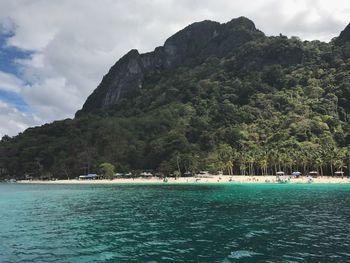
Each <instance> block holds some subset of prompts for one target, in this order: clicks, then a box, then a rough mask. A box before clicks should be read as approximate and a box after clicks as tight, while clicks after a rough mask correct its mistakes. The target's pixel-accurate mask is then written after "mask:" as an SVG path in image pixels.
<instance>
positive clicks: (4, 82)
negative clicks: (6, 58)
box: [0, 71, 24, 93]
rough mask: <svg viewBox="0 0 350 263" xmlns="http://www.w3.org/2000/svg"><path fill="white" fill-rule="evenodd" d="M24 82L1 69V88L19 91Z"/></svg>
mask: <svg viewBox="0 0 350 263" xmlns="http://www.w3.org/2000/svg"><path fill="white" fill-rule="evenodd" d="M23 86H24V82H23V81H22V80H20V79H19V78H17V77H16V76H14V75H12V74H9V73H5V72H2V71H0V90H2V91H10V92H16V93H18V92H19V91H20V90H21V88H22V87H23Z"/></svg>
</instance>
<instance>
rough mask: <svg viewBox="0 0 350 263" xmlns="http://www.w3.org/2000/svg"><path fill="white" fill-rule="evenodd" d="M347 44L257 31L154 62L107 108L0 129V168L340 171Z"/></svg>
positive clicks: (349, 110)
mask: <svg viewBox="0 0 350 263" xmlns="http://www.w3.org/2000/svg"><path fill="white" fill-rule="evenodd" d="M349 47H350V45H349V43H345V44H343V45H337V44H335V43H334V42H331V43H323V42H320V41H311V42H310V41H301V40H299V39H298V38H295V37H292V38H290V39H288V38H287V37H284V36H279V37H263V38H259V39H256V40H252V41H249V42H247V43H246V44H244V45H242V46H240V47H239V48H235V49H234V50H232V51H231V52H228V53H227V54H226V55H225V56H223V57H215V56H210V57H209V58H207V59H205V60H204V61H203V62H198V63H197V62H193V64H191V65H187V66H186V65H183V66H179V67H178V68H176V69H173V70H165V71H162V72H161V73H159V74H154V75H153V76H152V77H149V78H147V79H146V80H145V81H144V83H143V88H142V89H138V90H136V91H135V92H133V93H132V94H129V95H128V97H126V98H123V99H122V100H121V101H120V102H119V103H118V104H117V105H116V106H114V107H113V108H110V109H108V110H100V111H98V112H96V113H89V114H82V115H81V116H79V117H77V118H75V119H73V120H70V119H67V120H63V121H57V122H54V123H51V124H47V125H44V126H42V127H38V128H30V129H28V130H26V131H25V132H23V133H22V134H20V135H18V136H16V137H14V138H9V137H8V136H6V137H4V138H3V139H2V141H1V143H0V174H1V176H2V177H17V178H23V177H24V176H25V175H31V176H33V177H40V176H41V175H43V174H51V175H52V176H53V177H56V178H67V177H71V178H72V177H75V176H78V175H79V174H82V173H83V172H84V171H85V170H86V169H87V167H88V168H89V169H90V170H91V171H93V170H94V171H97V170H98V168H99V164H100V163H104V162H108V163H111V164H116V170H117V171H118V172H119V171H120V172H123V171H132V170H143V169H149V170H157V171H159V172H161V173H163V174H166V175H168V174H170V173H173V172H174V171H178V170H180V171H181V172H182V173H184V172H186V171H189V172H192V173H193V172H196V171H199V170H209V171H211V172H218V171H224V172H225V174H274V173H275V172H276V171H277V170H284V171H285V172H288V173H290V172H291V171H292V170H299V171H301V172H302V173H306V172H307V171H310V170H318V171H319V172H320V173H321V174H327V175H331V174H334V172H335V171H337V170H344V171H346V172H349V167H350V147H349V145H350V123H349V120H350V53H349V50H350V48H349ZM109 168H111V167H109ZM109 168H108V169H107V171H109ZM104 169H105V168H104ZM107 171H105V172H106V174H107V173H109V172H107Z"/></svg>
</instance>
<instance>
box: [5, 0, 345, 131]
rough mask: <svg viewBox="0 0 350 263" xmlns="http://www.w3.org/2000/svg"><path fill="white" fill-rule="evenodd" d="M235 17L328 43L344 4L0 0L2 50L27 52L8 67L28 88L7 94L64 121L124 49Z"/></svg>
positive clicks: (145, 47)
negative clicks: (15, 68) (193, 25)
mask: <svg viewBox="0 0 350 263" xmlns="http://www.w3.org/2000/svg"><path fill="white" fill-rule="evenodd" d="M242 15H243V16H246V17H248V18H250V19H252V20H253V21H254V22H255V24H256V26H257V28H259V29H260V30H262V31H264V32H265V33H266V34H268V35H277V34H279V33H283V34H285V35H288V36H292V35H297V36H300V37H301V38H302V39H321V40H324V41H329V40H330V39H331V38H332V37H334V36H337V35H338V34H339V32H340V31H341V30H342V29H343V28H345V26H346V25H347V24H348V23H349V22H350V20H349V17H350V4H349V2H348V1H345V0H333V1H323V0H284V1H279V0H256V1H246V0H215V1H214V0H149V1H142V0H128V1H124V0H101V1H95V0H84V1H79V0H60V1H41V0H32V1H25V0H18V1H13V0H2V1H1V2H0V24H2V27H1V28H2V29H1V30H2V31H1V32H4V31H6V32H7V31H9V30H14V33H15V34H14V36H13V37H11V38H10V39H9V40H8V43H7V44H8V45H11V46H15V47H18V48H20V49H25V50H31V51H33V52H34V53H33V54H32V56H31V57H30V58H28V59H25V60H16V62H17V63H18V64H19V65H20V66H21V73H22V75H21V78H22V79H23V80H24V82H23V83H27V82H30V83H32V85H29V86H25V85H24V84H23V83H17V84H16V83H13V85H10V86H8V87H10V88H9V89H12V90H15V91H16V92H18V93H19V94H20V95H21V96H22V97H23V99H24V100H25V101H26V102H27V104H28V105H29V106H30V108H31V109H32V110H33V113H34V114H36V115H37V116H39V117H40V119H41V120H42V121H52V120H54V119H62V118H66V117H68V116H70V117H72V116H73V115H74V113H75V112H76V110H78V109H80V108H81V107H82V104H83V102H84V101H85V99H86V98H87V96H88V95H89V94H90V93H91V92H92V91H93V90H94V89H95V88H96V86H97V85H98V83H99V82H100V81H101V79H102V77H103V75H104V74H106V73H107V71H108V69H109V68H110V67H111V66H112V65H113V64H114V63H115V62H116V60H118V58H120V57H121V56H122V55H123V54H125V53H126V52H127V51H129V50H130V49H132V48H137V49H139V51H140V52H146V51H151V50H153V49H154V48H155V47H156V46H159V45H162V44H163V43H164V41H165V40H166V38H167V37H169V36H170V35H172V34H173V33H175V32H176V31H178V30H179V29H181V28H183V27H185V26H186V25H188V24H190V23H192V22H196V21H201V20H205V19H211V20H216V21H219V22H226V21H229V20H231V19H232V18H235V17H238V16H242ZM5 77H6V76H5ZM4 79H6V78H2V76H1V75H0V87H3V86H5V85H4V84H6V81H5V80H4ZM11 81H12V80H11ZM16 81H17V80H16ZM16 81H15V82H16ZM10 83H12V82H10ZM18 86H21V87H18ZM3 89H4V88H3ZM9 118H10V115H9ZM11 134H14V132H12V133H11Z"/></svg>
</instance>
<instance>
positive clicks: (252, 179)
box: [17, 175, 350, 184]
mask: <svg viewBox="0 0 350 263" xmlns="http://www.w3.org/2000/svg"><path fill="white" fill-rule="evenodd" d="M311 180H312V181H310V177H307V176H300V177H299V178H295V177H290V180H288V183H291V184H308V183H310V182H311V183H316V184H350V179H349V178H348V177H333V176H318V177H313V178H312V179H311ZM17 183H22V184H164V183H165V182H164V181H163V179H162V178H159V177H148V178H144V177H137V178H115V179H99V180H77V179H71V180H55V181H41V180H21V181H17ZM166 183H168V184H186V183H191V184H192V183H198V184H205V183H210V184H220V183H238V184H262V183H278V181H277V178H276V176H272V175H266V176H243V175H233V176H229V175H211V176H206V177H179V178H177V179H175V178H173V177H170V178H167V182H166Z"/></svg>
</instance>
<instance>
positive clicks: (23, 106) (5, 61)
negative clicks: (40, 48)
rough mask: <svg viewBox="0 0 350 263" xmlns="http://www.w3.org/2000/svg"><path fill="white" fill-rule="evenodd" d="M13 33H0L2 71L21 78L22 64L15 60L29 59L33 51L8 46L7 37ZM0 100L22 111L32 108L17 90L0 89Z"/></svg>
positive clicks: (0, 68)
mask: <svg viewBox="0 0 350 263" xmlns="http://www.w3.org/2000/svg"><path fill="white" fill-rule="evenodd" d="M13 35H14V33H13V32H10V33H3V34H0V71H2V72H5V73H9V74H13V75H15V76H16V77H17V78H21V76H20V66H19V65H18V64H17V63H15V60H16V59H27V58H29V57H30V56H31V54H32V52H30V51H26V50H21V49H19V48H16V47H8V46H6V41H7V39H8V38H10V37H12V36H13ZM0 100H2V101H4V102H6V103H8V104H10V105H12V106H14V107H15V108H16V109H18V110H19V111H22V112H28V111H29V109H30V108H29V106H28V104H27V103H26V102H25V101H24V100H23V99H22V98H21V97H20V96H19V95H18V94H17V93H15V92H10V91H2V90H0Z"/></svg>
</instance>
